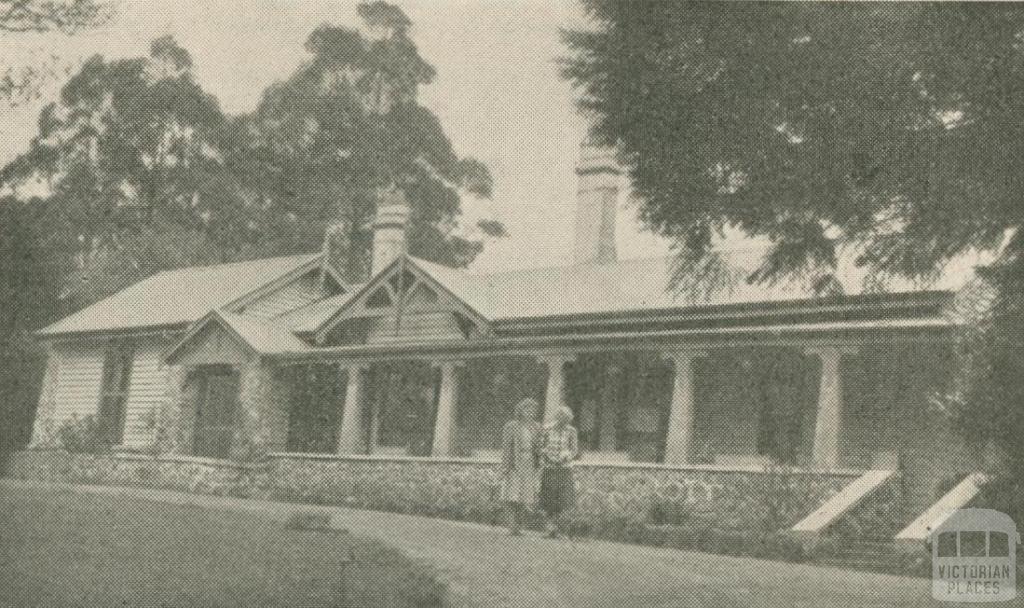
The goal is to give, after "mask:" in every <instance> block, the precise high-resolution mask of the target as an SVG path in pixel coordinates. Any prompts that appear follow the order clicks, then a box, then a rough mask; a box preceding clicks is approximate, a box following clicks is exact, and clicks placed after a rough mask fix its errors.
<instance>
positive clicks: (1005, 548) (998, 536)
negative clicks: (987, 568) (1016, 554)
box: [988, 532, 1010, 557]
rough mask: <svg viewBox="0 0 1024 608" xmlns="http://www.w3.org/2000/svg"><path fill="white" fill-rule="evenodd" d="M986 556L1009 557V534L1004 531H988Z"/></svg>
mask: <svg viewBox="0 0 1024 608" xmlns="http://www.w3.org/2000/svg"><path fill="white" fill-rule="evenodd" d="M988 556H989V557H1009V556H1010V535H1009V534H1007V533H1006V532H989V533H988Z"/></svg>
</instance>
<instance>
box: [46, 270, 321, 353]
mask: <svg viewBox="0 0 1024 608" xmlns="http://www.w3.org/2000/svg"><path fill="white" fill-rule="evenodd" d="M320 258H321V254H319V253H312V254H304V255H294V256H285V257H275V258H265V259H260V260H250V261H246V262H234V263H230V264H216V265H213V266H192V267H189V268H179V269H176V270H167V271H164V272H159V273H157V274H155V275H153V276H151V277H149V278H147V279H143V280H142V281H139V282H138V283H135V284H134V285H131V286H129V287H127V288H125V289H122V290H121V291H119V292H117V293H115V294H114V295H112V296H110V297H108V298H105V299H103V300H100V301H99V302H96V303H95V304H92V305H90V306H88V307H86V308H84V309H82V310H80V311H78V312H76V313H74V314H72V315H70V316H68V317H65V318H63V319H61V320H60V321H57V322H56V323H54V324H52V325H50V326H48V327H45V328H43V329H41V330H39V332H38V333H39V334H40V335H42V336H52V335H59V334H67V333H80V332H101V331H113V330H124V329H141V328H144V327H164V326H174V325H184V324H188V323H192V322H194V321H196V320H198V319H200V318H201V317H202V316H203V315H205V314H207V313H209V312H210V311H211V310H216V309H219V308H221V307H224V306H227V305H228V304H231V303H232V302H234V301H236V300H238V299H240V298H242V297H244V296H246V295H248V294H250V293H252V292H254V291H256V290H257V289H259V288H260V287H263V286H264V285H267V284H268V283H271V282H272V281H274V280H276V279H279V278H281V277H284V276H286V275H288V274H290V273H293V272H296V271H299V270H300V269H302V268H303V267H304V266H307V265H312V264H315V263H319V260H320Z"/></svg>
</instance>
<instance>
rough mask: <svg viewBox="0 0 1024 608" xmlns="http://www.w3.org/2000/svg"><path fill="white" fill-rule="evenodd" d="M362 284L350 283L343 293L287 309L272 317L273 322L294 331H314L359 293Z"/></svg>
mask: <svg viewBox="0 0 1024 608" xmlns="http://www.w3.org/2000/svg"><path fill="white" fill-rule="evenodd" d="M362 287H363V286H362V285H351V286H349V291H347V292H345V293H339V294H335V295H333V296H328V297H326V298H324V299H322V300H317V301H316V302H311V303H310V304H307V305H305V306H303V307H301V308H296V309H295V310H291V311H288V312H286V313H284V314H283V315H281V316H279V317H275V318H274V322H275V323H280V324H281V325H283V326H284V327H287V328H288V329H290V330H291V331H293V332H295V333H300V334H301V333H309V332H313V331H316V329H317V328H318V327H320V325H322V324H323V323H324V322H325V321H326V320H327V319H329V318H330V317H331V315H333V314H334V313H335V312H337V311H338V309H340V308H341V307H342V306H344V305H345V303H346V302H348V301H349V300H350V299H352V297H353V296H354V295H356V294H357V293H359V290H360V289H361V288H362Z"/></svg>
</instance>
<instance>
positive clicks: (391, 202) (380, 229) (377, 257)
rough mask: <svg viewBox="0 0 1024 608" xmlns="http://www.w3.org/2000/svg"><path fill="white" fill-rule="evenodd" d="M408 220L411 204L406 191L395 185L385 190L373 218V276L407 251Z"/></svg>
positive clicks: (371, 269)
mask: <svg viewBox="0 0 1024 608" xmlns="http://www.w3.org/2000/svg"><path fill="white" fill-rule="evenodd" d="M408 222H409V204H408V203H407V202H406V200H405V193H403V192H402V191H401V190H400V189H398V188H394V187H392V188H391V189H390V190H386V191H384V193H383V194H382V195H381V197H380V199H379V200H378V202H377V217H376V218H374V220H373V264H372V266H371V268H370V273H371V276H372V275H376V274H377V273H378V272H380V271H381V270H383V269H384V267H385V266H387V265H388V264H390V263H391V262H393V261H394V260H395V259H396V258H398V257H399V256H401V255H402V254H404V253H405V227H406V224H408Z"/></svg>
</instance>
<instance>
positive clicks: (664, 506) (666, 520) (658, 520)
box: [647, 498, 693, 526]
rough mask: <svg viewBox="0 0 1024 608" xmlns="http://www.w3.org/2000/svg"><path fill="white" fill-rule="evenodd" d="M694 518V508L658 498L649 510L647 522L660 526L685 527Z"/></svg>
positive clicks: (652, 502)
mask: <svg viewBox="0 0 1024 608" xmlns="http://www.w3.org/2000/svg"><path fill="white" fill-rule="evenodd" d="M692 518H693V506H691V505H689V504H686V503H685V502H681V501H679V500H668V499H664V498H658V499H655V500H653V501H651V506H650V507H648V509H647V520H648V521H649V522H651V523H652V524H654V525H656V526H658V525H673V526H680V525H684V524H686V523H688V522H690V520H691V519H692Z"/></svg>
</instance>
